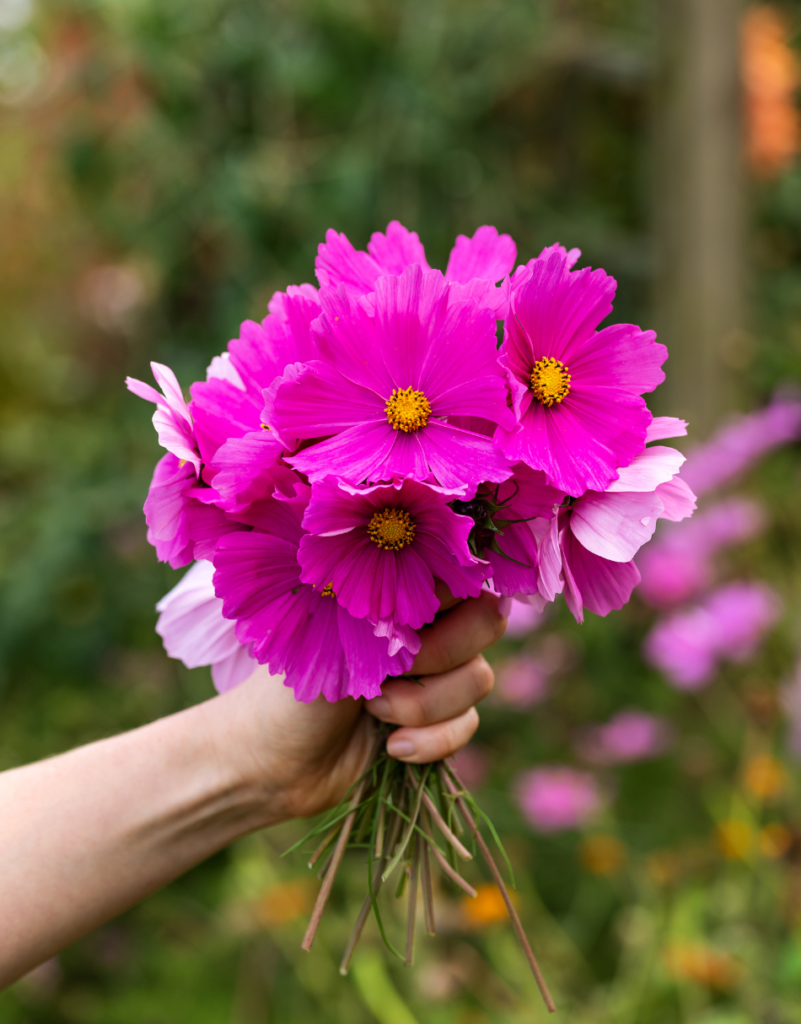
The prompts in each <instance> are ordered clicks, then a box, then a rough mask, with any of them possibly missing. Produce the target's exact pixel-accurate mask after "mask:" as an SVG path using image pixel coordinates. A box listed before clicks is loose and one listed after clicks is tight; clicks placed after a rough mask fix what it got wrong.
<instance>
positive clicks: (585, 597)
mask: <svg viewBox="0 0 801 1024" xmlns="http://www.w3.org/2000/svg"><path fill="white" fill-rule="evenodd" d="M683 461H684V456H683V455H682V454H681V453H680V452H678V451H676V450H675V448H667V447H664V446H661V445H658V446H655V447H653V448H646V449H645V450H644V451H643V452H641V453H640V454H639V455H638V456H637V457H636V458H635V459H634V460H633V461H632V462H631V464H630V465H628V466H624V467H621V469H620V471H619V474H618V478H617V479H616V480H614V481H613V482H612V483H611V484H610V485H609V487H607V489H606V490H605V491H603V492H598V491H587V492H586V493H585V494H584V495H583V496H582V497H581V498H579V499H578V501H576V502H575V503H574V504H573V505H571V506H569V507H566V508H563V509H560V511H559V514H558V516H557V517H556V519H554V520H552V521H551V522H550V523H548V524H544V525H543V524H541V522H539V521H538V522H535V523H534V524H533V528H534V529H535V530H536V531H537V532H538V533H539V534H540V536H541V538H542V539H541V543H540V549H539V554H540V579H539V589H540V594H541V595H542V596H543V598H544V599H546V600H553V597H554V596H555V595H556V594H557V593H560V592H561V591H562V589H563V588H564V594H565V600H566V602H567V605H568V607H569V608H570V611H571V612H572V613H573V616H574V617H575V619H576V621H577V622H582V621H583V619H584V613H583V610H582V609H583V608H589V610H590V611H592V612H595V614H596V615H607V614H608V613H609V612H610V611H611V610H612V609H616V608H622V607H623V605H624V604H625V603H626V602H627V601H628V599H629V597H630V596H631V592H632V590H633V589H634V587H635V586H636V585H637V583H639V581H640V574H639V572H638V570H637V567H636V565H635V564H634V561H633V558H634V555H635V554H636V553H637V551H638V550H639V548H640V547H641V546H642V545H643V544H644V543H645V542H646V541H647V540H649V539H650V538H651V536H652V535H653V532H654V529H655V528H656V522H657V520H658V519H673V520H679V519H683V518H685V517H686V516H689V515H690V514H691V513H692V511H693V509H694V508H695V498H694V495H693V494H692V492H691V491H690V490H689V488H688V487H687V486H686V484H684V483H683V482H682V481H680V480H677V478H676V474H677V473H678V471H679V468H680V467H681V464H682V462H683Z"/></svg>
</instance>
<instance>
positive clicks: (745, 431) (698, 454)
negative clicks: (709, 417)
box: [681, 398, 801, 494]
mask: <svg viewBox="0 0 801 1024" xmlns="http://www.w3.org/2000/svg"><path fill="white" fill-rule="evenodd" d="M799 437H801V401H798V400H791V399H782V398H777V399H776V400H774V401H773V403H772V404H771V405H769V406H767V408H765V409H761V410H759V412H754V413H751V414H750V415H748V416H741V417H740V418H739V419H737V420H735V421H734V422H733V423H731V424H730V425H729V426H726V427H723V428H722V429H721V430H719V431H718V432H717V433H716V434H715V435H714V437H712V438H711V439H710V440H709V441H707V443H706V444H704V445H701V447H700V448H696V449H695V450H694V451H692V452H690V454H689V455H688V457H687V462H686V464H685V466H684V468H683V469H682V471H681V476H682V479H683V480H685V481H686V482H687V484H689V486H690V487H692V489H693V490H694V491H695V492H696V494H704V493H706V491H711V490H714V489H715V488H716V487H721V486H722V485H723V484H726V483H729V482H730V481H732V480H733V479H735V478H736V477H738V476H739V475H740V474H741V473H743V472H745V470H746V469H748V467H749V466H751V465H752V464H753V463H754V462H756V460H757V459H759V458H761V457H762V456H763V455H765V454H766V453H767V452H769V451H770V450H771V449H772V448H776V447H777V446H778V445H781V444H786V443H787V442H788V441H796V440H798V438H799Z"/></svg>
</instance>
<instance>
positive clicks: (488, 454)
mask: <svg viewBox="0 0 801 1024" xmlns="http://www.w3.org/2000/svg"><path fill="white" fill-rule="evenodd" d="M374 296H375V303H374V305H375V309H374V314H373V313H370V312H368V311H367V310H366V309H365V307H364V305H363V303H361V302H360V301H358V300H355V299H353V297H352V296H350V295H349V294H348V293H347V292H346V291H345V290H344V288H341V289H340V290H339V291H337V292H334V291H333V290H331V289H323V290H322V292H321V293H320V301H321V304H322V307H323V311H322V314H321V315H320V317H319V319H318V320H316V321H315V322H314V325H313V327H314V333H315V335H316V338H317V343H318V346H319V349H320V353H321V359H319V360H312V361H310V362H308V363H306V365H305V366H303V367H298V366H295V367H290V371H291V372H288V373H287V374H286V376H285V377H284V380H283V382H281V383H280V384H278V385H277V387H276V388H275V391H274V394H271V395H267V396H265V397H266V399H267V402H266V405H265V410H264V417H265V419H264V422H268V423H269V424H270V427H271V428H272V429H273V430H274V431H275V432H276V434H277V436H278V437H279V438H282V439H283V440H284V442H285V443H286V444H287V446H290V444H291V443H292V442H293V441H294V439H295V438H304V439H307V440H314V439H316V438H327V440H323V441H318V442H317V443H316V444H312V445H311V447H308V448H305V449H303V450H302V451H300V452H298V453H297V454H296V455H293V456H291V457H288V458H287V460H286V461H287V462H289V463H290V464H291V465H292V466H293V467H294V468H295V469H296V470H298V471H299V472H301V473H305V474H306V475H307V476H308V477H309V479H310V480H311V481H312V482H314V481H317V480H321V479H323V478H324V477H326V476H329V475H335V476H338V477H340V478H341V479H342V480H345V481H346V482H347V483H351V484H360V483H363V482H367V483H378V482H380V481H382V480H392V479H395V478H407V477H408V478H411V479H415V480H421V481H432V482H434V483H437V484H439V485H440V486H442V487H445V488H447V489H448V490H452V491H460V492H461V493H465V491H466V490H467V489H468V488H471V487H475V486H476V485H477V484H478V483H480V482H481V481H485V480H489V481H493V482H500V481H502V480H505V479H506V478H507V477H508V476H509V475H510V470H509V467H508V463H507V462H506V460H505V459H504V458H503V456H502V455H501V453H500V451H499V450H498V449H497V447H496V446H495V444H494V443H493V441H492V439H491V438H489V437H486V436H485V435H484V434H479V433H475V432H473V431H469V430H464V429H461V428H459V427H456V426H454V425H453V424H451V423H449V422H448V417H450V416H459V415H475V416H481V417H484V418H486V419H489V420H491V421H492V422H493V423H506V424H509V425H511V422H512V419H511V414H510V412H509V409H508V408H507V403H506V386H505V384H504V381H503V376H502V373H501V369H500V367H499V365H498V361H497V358H496V347H495V321H494V320H493V318H492V316H491V315H490V314H489V313H488V312H487V311H486V310H482V309H479V307H478V306H477V305H476V304H475V303H474V302H472V301H459V302H452V301H450V299H449V294H448V286H447V283H446V282H445V279H444V278H443V276H442V274H440V272H439V271H437V270H428V271H423V270H421V268H420V267H419V266H412V267H409V268H408V269H407V270H405V271H404V272H403V274H402V275H401V276H400V277H381V278H379V279H378V280H377V281H376V282H375V293H374Z"/></svg>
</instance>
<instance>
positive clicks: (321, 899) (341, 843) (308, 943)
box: [300, 777, 367, 952]
mask: <svg viewBox="0 0 801 1024" xmlns="http://www.w3.org/2000/svg"><path fill="white" fill-rule="evenodd" d="M366 782H367V778H366V777H365V778H363V779H362V781H361V782H360V783H359V785H358V786H357V787H356V792H355V793H354V794H353V799H352V800H351V802H350V813H349V814H348V816H347V818H345V821H344V823H343V825H342V831H341V832H340V833H339V839H337V845H336V847H335V848H334V855H333V857H332V858H331V866H330V867H329V869H328V872H327V873H326V876H325V880H324V882H323V885H322V888H321V889H320V892H319V893H318V896H317V902H316V903H315V904H314V910H313V911H312V916H311V920H310V921H309V927H308V928H307V929H306V934H305V935H304V936H303V942H301V944H300V948H301V949H304V950H306V952H308V951H309V950H310V949H311V948H312V943H313V942H314V936H315V935H316V934H317V928H318V926H319V924H320V918H321V917H322V916H323V911H324V910H325V905H326V903H327V902H328V897H329V896H330V895H331V888H332V886H333V884H334V878H335V877H336V873H337V870H338V869H339V865H340V863H341V862H342V857H343V856H344V854H345V847H346V846H347V845H348V838H349V837H350V833H351V829H352V828H353V823H354V821H355V820H356V809H357V808H358V806H359V801H360V800H361V798H362V793H363V792H364V787H365V784H366Z"/></svg>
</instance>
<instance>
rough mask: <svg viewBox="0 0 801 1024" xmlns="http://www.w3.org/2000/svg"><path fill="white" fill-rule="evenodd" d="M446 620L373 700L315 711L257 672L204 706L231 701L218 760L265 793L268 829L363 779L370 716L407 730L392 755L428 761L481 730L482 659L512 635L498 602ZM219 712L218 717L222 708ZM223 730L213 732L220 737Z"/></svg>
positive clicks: (391, 744)
mask: <svg viewBox="0 0 801 1024" xmlns="http://www.w3.org/2000/svg"><path fill="white" fill-rule="evenodd" d="M442 608H443V614H440V616H439V617H438V618H437V619H436V620H435V621H434V622H433V623H432V624H431V625H430V626H427V627H426V628H425V629H423V630H422V632H421V639H422V647H421V649H420V652H419V654H418V655H417V657H416V658H415V661H414V665H413V666H412V670H411V672H410V673H409V676H413V677H415V678H404V677H400V678H397V679H393V680H390V681H389V682H387V683H385V684H384V686H383V688H382V695H381V696H380V697H375V698H374V699H373V700H370V701H363V700H353V699H352V698H345V699H344V700H340V701H337V702H336V703H328V701H326V700H325V698H323V697H319V698H318V699H317V700H315V701H313V702H312V703H310V704H302V703H300V702H298V701H296V700H295V697H294V694H293V693H292V691H291V690H290V689H289V688H287V687H285V686H283V685H282V684H281V682H280V681H279V680H277V679H273V678H271V677H270V676H269V673H268V672H267V670H266V669H264V668H260V669H259V670H258V671H257V672H255V673H254V675H253V676H252V677H251V678H250V679H249V680H248V681H247V682H246V683H243V684H242V685H241V686H238V687H236V689H234V690H232V691H230V692H229V693H227V694H225V695H224V696H222V697H219V698H217V699H216V700H213V701H209V702H208V703H207V704H206V705H203V707H205V708H207V709H208V710H209V712H210V713H212V714H214V713H215V711H214V709H215V705H218V704H219V702H226V706H227V708H228V710H229V711H230V712H231V714H230V715H228V716H227V722H228V725H227V729H226V735H225V736H224V737H223V738H222V739H221V740H220V741H219V742H218V750H219V751H220V756H221V757H229V756H230V753H229V751H233V752H234V754H235V756H236V757H237V758H238V759H239V761H240V764H241V771H242V773H243V775H244V777H245V778H247V779H249V780H250V784H251V785H253V786H255V787H257V788H259V789H261V790H262V791H263V799H262V801H261V802H262V805H263V807H264V820H263V822H261V825H262V827H265V826H267V825H271V824H276V823H277V822H278V821H283V820H286V819H288V818H295V817H308V816H310V815H313V814H317V813H319V812H320V811H323V810H326V809H327V808H329V807H333V806H335V805H336V803H338V801H339V800H341V799H342V797H343V796H344V795H345V793H346V792H347V791H348V789H349V788H350V786H351V785H352V784H353V782H354V781H355V780H356V779H357V778H358V777H359V775H360V773H361V772H362V771H363V769H364V766H365V763H366V761H367V758H368V756H369V753H370V749H371V747H372V744H373V740H374V735H375V729H374V723H373V722H372V719H371V716H374V717H376V718H379V719H380V720H382V721H384V722H390V723H393V724H396V725H398V726H400V728H399V729H397V730H396V731H395V732H394V733H393V734H392V736H391V737H390V738H389V740H388V742H387V749H388V751H389V753H390V754H391V755H392V756H393V757H397V758H398V759H399V760H402V761H409V762H413V763H427V762H430V761H437V760H440V759H441V758H444V757H448V756H450V755H451V754H454V753H455V752H456V751H457V750H459V749H460V748H461V747H463V746H464V745H465V744H466V743H467V742H468V741H469V740H470V738H471V737H472V735H473V733H474V732H475V730H476V727H477V726H478V713H477V712H476V709H475V704H477V703H478V702H479V701H481V700H483V699H484V697H486V696H487V694H488V693H489V692H490V690H491V689H492V686H493V682H494V676H493V673H492V669H491V668H490V666H489V664H488V663H487V662H486V660H485V659H484V658H483V657H482V655H481V653H480V652H481V651H483V650H484V649H485V648H487V647H489V646H490V645H491V644H493V643H495V641H496V640H498V639H499V638H500V637H501V636H502V635H503V632H504V630H505V628H506V620H505V619H504V618H502V617H501V616H500V614H499V612H498V599H497V598H496V597H494V596H493V595H492V594H489V593H487V592H483V593H482V594H481V596H480V597H477V598H474V599H470V600H467V601H459V602H457V601H455V600H454V599H453V598H452V597H450V595H448V596H447V597H445V598H444V599H443V601H442ZM218 710H219V709H218ZM218 726H219V723H217V728H216V729H215V730H214V732H215V734H219V728H218Z"/></svg>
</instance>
